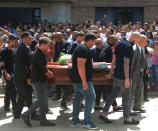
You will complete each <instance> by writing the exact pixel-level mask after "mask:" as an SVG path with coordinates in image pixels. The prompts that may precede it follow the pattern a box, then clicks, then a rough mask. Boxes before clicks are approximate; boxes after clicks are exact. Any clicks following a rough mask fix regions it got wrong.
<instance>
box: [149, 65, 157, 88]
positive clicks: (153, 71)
mask: <svg viewBox="0 0 158 131" xmlns="http://www.w3.org/2000/svg"><path fill="white" fill-rule="evenodd" d="M153 76H155V77H156V87H158V65H153V66H152V67H151V68H150V86H151V87H152V83H153Z"/></svg>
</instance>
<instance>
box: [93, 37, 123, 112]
mask: <svg viewBox="0 0 158 131" xmlns="http://www.w3.org/2000/svg"><path fill="white" fill-rule="evenodd" d="M116 44H117V38H116V37H115V36H113V35H111V36H109V37H108V39H107V43H106V44H104V43H103V41H102V39H101V38H98V39H97V41H96V47H95V48H93V49H91V55H92V58H93V62H107V63H111V62H112V56H113V51H112V46H115V45H116ZM111 91H112V86H106V87H105V86H95V92H96V103H95V108H94V109H95V110H102V109H103V108H102V107H101V106H100V98H101V95H102V93H103V98H104V101H105V100H106V98H107V96H108V95H109V94H111ZM112 105H113V110H114V111H117V110H120V109H121V108H120V107H118V106H117V102H116V100H114V101H113V104H112Z"/></svg>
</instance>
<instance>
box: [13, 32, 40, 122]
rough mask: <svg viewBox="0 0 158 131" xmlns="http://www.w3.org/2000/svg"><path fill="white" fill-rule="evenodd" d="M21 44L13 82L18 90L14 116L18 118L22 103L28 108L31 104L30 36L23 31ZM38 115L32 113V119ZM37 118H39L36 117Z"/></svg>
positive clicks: (17, 54)
mask: <svg viewBox="0 0 158 131" xmlns="http://www.w3.org/2000/svg"><path fill="white" fill-rule="evenodd" d="M21 38H22V44H21V45H20V46H19V47H18V50H17V53H16V56H15V83H16V87H17V92H18V101H17V106H16V109H15V112H14V118H16V119H19V118H20V115H21V112H22V109H23V107H24V105H25V104H26V106H27V107H28V108H29V107H30V106H31V104H32V87H31V82H30V74H31V49H30V45H31V43H32V36H31V34H30V33H29V32H25V33H23V34H22V36H21ZM37 117H38V116H37V115H36V114H35V113H34V115H32V119H36V118H37ZM37 119H39V118H37Z"/></svg>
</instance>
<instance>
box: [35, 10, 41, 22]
mask: <svg viewBox="0 0 158 131" xmlns="http://www.w3.org/2000/svg"><path fill="white" fill-rule="evenodd" d="M33 14H34V22H35V23H38V22H40V21H41V9H40V8H36V9H34V10H33Z"/></svg>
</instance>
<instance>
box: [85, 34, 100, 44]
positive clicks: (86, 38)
mask: <svg viewBox="0 0 158 131" xmlns="http://www.w3.org/2000/svg"><path fill="white" fill-rule="evenodd" d="M95 39H97V37H96V35H95V34H94V33H87V34H86V36H85V39H84V41H85V42H87V41H89V40H95Z"/></svg>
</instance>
